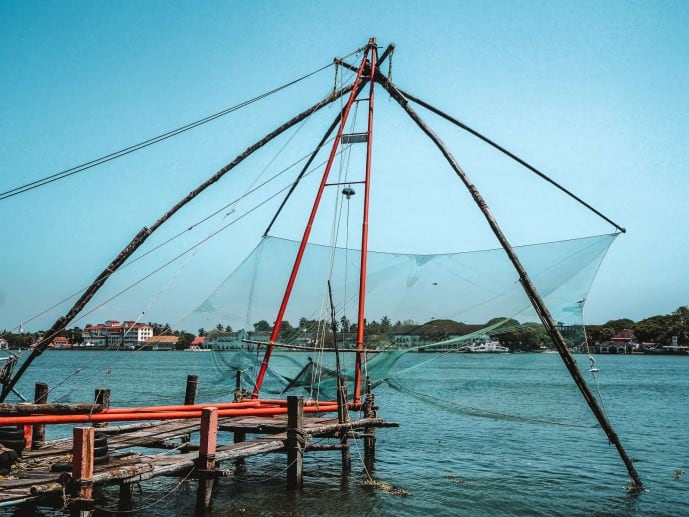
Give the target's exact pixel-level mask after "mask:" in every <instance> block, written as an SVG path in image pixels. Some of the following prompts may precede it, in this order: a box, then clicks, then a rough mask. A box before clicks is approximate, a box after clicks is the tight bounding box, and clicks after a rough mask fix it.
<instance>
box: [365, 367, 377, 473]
mask: <svg viewBox="0 0 689 517" xmlns="http://www.w3.org/2000/svg"><path fill="white" fill-rule="evenodd" d="M375 400H376V399H375V395H374V394H373V391H372V390H371V379H370V377H367V378H366V398H365V400H364V406H363V411H364V418H376V417H377V412H376V409H377V408H376V406H375ZM375 458H376V428H375V427H365V428H364V463H365V464H366V465H367V466H368V465H372V464H373V461H374V460H375Z"/></svg>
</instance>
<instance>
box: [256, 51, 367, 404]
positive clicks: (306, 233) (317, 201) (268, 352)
mask: <svg viewBox="0 0 689 517" xmlns="http://www.w3.org/2000/svg"><path fill="white" fill-rule="evenodd" d="M374 48H375V47H374ZM370 49H371V45H370V44H369V45H368V46H367V47H366V51H365V52H364V57H363V58H362V59H361V64H360V65H359V70H358V71H357V74H356V79H355V80H354V85H353V87H352V91H351V93H350V94H349V99H348V100H347V104H346V106H345V109H344V112H343V113H342V118H341V120H340V128H339V129H338V131H337V137H336V138H335V140H334V141H333V146H332V149H331V150H330V156H329V157H328V162H327V164H326V166H325V171H324V172H323V178H322V179H321V184H320V186H319V187H318V193H317V194H316V199H315V201H314V203H313V207H312V208H311V214H310V215H309V220H308V222H307V224H306V228H305V229H304V235H303V236H302V238H301V244H300V245H299V251H298V252H297V257H296V258H295V259H294V265H293V266H292V272H291V274H290V277H289V281H288V282H287V287H286V288H285V294H284V295H283V297H282V303H281V304H280V309H279V310H278V315H277V318H275V324H274V326H273V332H272V333H271V335H270V344H269V345H268V346H267V348H266V352H265V354H264V355H263V362H262V363H261V368H260V369H259V372H258V376H257V377H256V385H255V386H254V391H253V393H252V394H251V397H252V398H254V399H255V398H258V394H259V392H260V391H261V386H262V385H263V379H264V377H265V375H266V370H267V369H268V361H270V356H271V354H272V353H273V345H272V343H275V341H277V338H278V335H279V334H280V327H281V326H282V320H283V318H284V316H285V311H286V310H287V303H288V302H289V297H290V295H291V294H292V289H293V287H294V282H295V281H296V279H297V273H298V272H299V266H300V265H301V260H302V258H303V256H304V250H305V249H306V244H307V243H308V240H309V235H311V228H312V227H313V221H314V220H315V218H316V213H317V212H318V206H319V205H320V202H321V197H322V196H323V191H324V190H325V184H326V183H327V181H328V176H329V175H330V169H331V168H332V165H333V162H334V160H335V156H336V155H337V147H338V145H339V144H340V139H341V137H342V133H344V128H345V125H346V123H347V117H348V115H349V110H350V109H351V107H352V104H353V103H354V99H355V97H356V92H357V87H358V86H359V83H360V82H361V80H362V75H363V71H364V66H365V65H366V59H367V57H368V52H369V50H370Z"/></svg>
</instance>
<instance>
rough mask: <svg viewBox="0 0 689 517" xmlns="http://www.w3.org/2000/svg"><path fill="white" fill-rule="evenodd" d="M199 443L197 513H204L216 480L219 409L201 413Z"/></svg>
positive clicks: (207, 409)
mask: <svg viewBox="0 0 689 517" xmlns="http://www.w3.org/2000/svg"><path fill="white" fill-rule="evenodd" d="M199 435H200V443H199V488H198V492H197V493H196V511H197V513H203V512H204V511H205V510H208V509H209V508H210V506H211V495H212V493H213V484H214V481H215V478H214V477H213V476H212V471H213V470H214V469H215V448H216V444H217V441H218V408H216V407H208V408H205V409H203V410H202V413H201V429H200V434H199Z"/></svg>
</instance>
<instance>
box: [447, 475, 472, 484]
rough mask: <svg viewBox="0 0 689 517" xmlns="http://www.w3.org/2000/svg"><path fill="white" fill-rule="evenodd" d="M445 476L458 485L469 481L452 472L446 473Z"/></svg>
mask: <svg viewBox="0 0 689 517" xmlns="http://www.w3.org/2000/svg"><path fill="white" fill-rule="evenodd" d="M445 478H446V479H449V480H450V481H452V482H453V483H456V484H458V485H465V484H467V483H469V480H468V479H464V478H463V477H460V476H455V475H454V474H446V475H445Z"/></svg>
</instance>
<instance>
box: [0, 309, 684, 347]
mask: <svg viewBox="0 0 689 517" xmlns="http://www.w3.org/2000/svg"><path fill="white" fill-rule="evenodd" d="M499 319H504V318H494V319H492V320H490V321H488V322H486V323H483V324H467V323H461V322H456V321H453V320H431V321H429V322H426V323H422V324H419V323H416V322H414V321H413V320H405V321H397V322H395V323H392V321H391V320H390V318H389V317H387V316H383V317H382V318H381V319H380V321H376V320H371V321H369V320H365V336H366V342H367V343H368V344H370V345H372V346H389V345H391V344H392V342H393V337H394V335H396V334H412V335H418V336H419V337H420V338H421V339H422V340H424V341H442V340H444V339H447V338H448V337H450V336H458V335H465V334H469V333H471V332H476V331H479V330H480V329H482V328H485V327H487V326H490V325H492V324H494V323H496V322H497V321H498V320H499ZM148 325H150V326H151V327H152V328H153V335H154V336H161V335H174V336H177V337H178V338H179V341H178V343H177V346H176V348H177V349H184V348H186V347H188V346H189V345H190V344H191V342H192V341H193V339H194V337H195V335H194V334H192V333H190V332H187V331H185V330H173V329H172V328H171V327H170V325H169V324H167V323H164V324H160V323H152V322H149V323H148ZM331 325H332V324H331V322H327V321H322V320H314V319H308V318H300V320H299V322H298V324H297V325H296V326H294V325H292V324H291V323H290V322H289V321H287V320H285V321H283V322H282V324H281V326H280V333H279V338H280V340H283V341H292V340H294V339H296V338H299V337H302V336H304V335H306V334H310V333H313V332H315V330H316V329H317V328H319V327H320V328H325V329H327V330H326V332H325V333H324V339H325V341H326V344H328V343H332V332H331ZM252 326H253V329H252V330H253V331H255V332H270V331H272V329H273V326H272V325H271V324H270V323H269V322H268V321H266V320H259V321H257V322H256V323H254V324H253V325H252ZM335 326H336V330H337V332H338V333H345V334H355V333H356V332H357V324H356V323H352V322H350V321H349V319H348V318H347V317H346V316H342V317H341V318H340V319H339V320H338V321H337V322H336V323H335ZM625 329H630V330H633V331H634V334H635V336H636V338H637V339H638V340H639V341H642V342H646V343H657V344H660V345H666V344H669V343H670V342H671V340H672V337H673V336H677V340H678V343H679V344H680V345H689V308H688V307H686V306H682V307H679V308H677V309H676V310H675V311H673V312H672V313H671V314H667V315H658V316H651V317H649V318H644V319H642V320H640V321H638V322H635V321H633V320H631V319H628V318H621V319H616V320H610V321H607V322H606V323H603V324H602V325H587V326H586V337H587V339H588V341H589V343H591V344H593V343H596V342H604V341H608V340H609V339H611V338H612V337H613V336H614V335H615V334H617V333H618V332H620V331H622V330H625ZM231 332H232V327H231V326H230V325H223V324H222V323H218V324H217V325H216V326H215V328H213V329H211V330H208V331H207V330H206V329H203V328H200V329H198V331H197V335H199V336H206V337H207V338H209V339H213V338H216V337H218V336H221V335H227V334H228V333H231ZM562 333H563V335H564V337H565V338H566V339H567V340H568V342H569V343H570V345H572V346H576V345H579V344H581V342H582V341H583V333H582V329H581V327H580V326H574V327H569V328H564V329H563V330H562ZM42 335H43V332H27V333H12V332H8V331H6V330H4V331H2V333H0V337H2V338H3V339H5V340H6V341H7V343H8V346H9V348H11V349H17V348H28V347H29V346H30V345H31V344H33V343H35V342H36V341H37V340H38V339H39V337H40V336H42ZM60 335H61V336H64V337H67V339H68V340H69V342H70V343H83V339H82V329H81V328H79V327H74V328H71V329H66V330H64V331H63V332H62V333H60ZM491 335H493V336H494V337H497V338H499V339H500V342H501V343H502V344H503V345H505V346H508V347H509V348H510V349H511V350H525V351H526V350H535V349H538V348H539V347H540V346H541V345H543V344H546V343H548V342H549V338H548V336H547V334H546V332H545V330H544V329H543V326H542V325H540V324H538V323H519V322H518V321H516V320H507V321H505V322H504V323H503V324H502V325H501V326H500V327H499V328H498V329H496V330H495V331H494V332H491Z"/></svg>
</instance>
